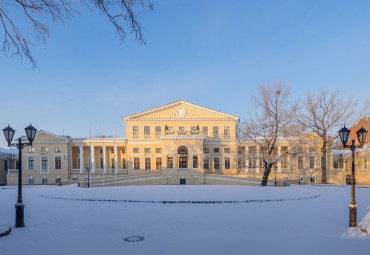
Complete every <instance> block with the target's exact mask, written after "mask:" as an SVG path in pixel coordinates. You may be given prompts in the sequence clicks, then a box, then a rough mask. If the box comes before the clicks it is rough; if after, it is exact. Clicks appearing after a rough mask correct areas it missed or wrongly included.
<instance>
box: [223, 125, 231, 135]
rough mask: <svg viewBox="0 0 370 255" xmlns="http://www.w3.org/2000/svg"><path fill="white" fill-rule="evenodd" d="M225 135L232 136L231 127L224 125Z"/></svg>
mask: <svg viewBox="0 0 370 255" xmlns="http://www.w3.org/2000/svg"><path fill="white" fill-rule="evenodd" d="M224 136H225V137H230V127H224Z"/></svg>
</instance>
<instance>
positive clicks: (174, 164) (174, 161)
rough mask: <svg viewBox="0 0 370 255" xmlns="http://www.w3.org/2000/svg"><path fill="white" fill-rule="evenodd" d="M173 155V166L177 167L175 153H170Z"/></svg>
mask: <svg viewBox="0 0 370 255" xmlns="http://www.w3.org/2000/svg"><path fill="white" fill-rule="evenodd" d="M172 155H173V168H179V166H178V165H177V154H172Z"/></svg>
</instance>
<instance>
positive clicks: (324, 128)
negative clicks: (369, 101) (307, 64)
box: [296, 88, 366, 183]
mask: <svg viewBox="0 0 370 255" xmlns="http://www.w3.org/2000/svg"><path fill="white" fill-rule="evenodd" d="M356 109H357V103H356V101H354V100H353V99H352V97H347V98H344V97H341V96H340V94H339V90H336V91H328V90H326V89H324V88H322V89H321V90H320V92H319V93H318V94H316V95H315V94H310V93H309V94H307V96H306V99H305V100H304V101H303V105H302V109H301V111H299V112H298V114H297V115H296V120H297V122H298V123H300V124H301V125H303V126H305V127H307V128H308V129H310V130H312V131H313V132H315V133H316V134H318V135H319V136H320V137H321V139H322V163H321V170H322V183H326V182H327V180H326V172H327V167H326V161H327V151H328V148H329V147H333V145H334V143H335V141H336V138H337V135H338V132H337V131H338V130H339V129H340V127H341V126H342V125H343V124H345V123H346V124H349V125H350V126H351V125H352V124H354V123H355V122H357V121H358V119H359V118H360V117H361V115H362V114H363V112H364V111H365V109H366V107H365V109H364V110H363V111H360V112H357V113H356Z"/></svg>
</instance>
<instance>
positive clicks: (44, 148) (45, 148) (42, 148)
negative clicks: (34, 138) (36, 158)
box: [41, 147, 49, 152]
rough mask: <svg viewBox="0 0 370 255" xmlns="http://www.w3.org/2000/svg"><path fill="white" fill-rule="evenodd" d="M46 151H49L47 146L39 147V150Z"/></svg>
mask: <svg viewBox="0 0 370 255" xmlns="http://www.w3.org/2000/svg"><path fill="white" fill-rule="evenodd" d="M48 151H49V149H48V147H41V152H48Z"/></svg>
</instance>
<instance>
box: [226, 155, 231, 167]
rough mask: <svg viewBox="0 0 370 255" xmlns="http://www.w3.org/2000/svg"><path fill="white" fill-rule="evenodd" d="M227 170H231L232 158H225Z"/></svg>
mask: <svg viewBox="0 0 370 255" xmlns="http://www.w3.org/2000/svg"><path fill="white" fill-rule="evenodd" d="M225 169H230V158H229V157H225Z"/></svg>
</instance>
